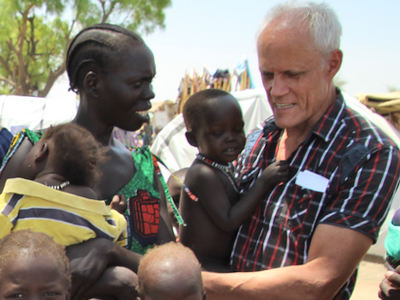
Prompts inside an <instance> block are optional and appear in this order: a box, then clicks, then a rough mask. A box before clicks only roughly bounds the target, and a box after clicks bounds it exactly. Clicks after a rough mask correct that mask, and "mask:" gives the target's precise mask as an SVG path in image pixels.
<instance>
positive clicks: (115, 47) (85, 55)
mask: <svg viewBox="0 0 400 300" xmlns="http://www.w3.org/2000/svg"><path fill="white" fill-rule="evenodd" d="M116 34H117V35H120V36H116ZM121 36H122V37H126V38H125V39H124V38H121ZM128 41H130V42H131V43H134V44H136V45H141V44H144V41H143V39H142V38H141V37H140V36H139V35H138V34H136V33H135V32H133V31H131V30H129V29H126V28H123V27H121V26H118V25H113V24H108V23H101V24H95V25H92V26H89V27H87V28H85V29H83V30H82V31H81V32H80V33H78V34H77V36H76V37H75V38H74V39H73V40H72V42H71V44H70V45H69V48H68V51H67V56H66V68H67V73H68V78H69V84H70V89H71V90H73V91H75V92H77V90H78V89H79V87H80V84H81V83H82V79H81V78H80V76H79V75H80V71H81V70H82V69H83V67H84V66H88V65H96V66H97V67H99V68H100V69H101V70H102V71H104V72H105V71H106V70H107V68H108V67H109V66H110V65H111V62H114V61H116V60H117V59H118V58H119V55H116V52H118V51H119V50H122V49H125V48H124V47H125V46H126V44H127V42H128Z"/></svg>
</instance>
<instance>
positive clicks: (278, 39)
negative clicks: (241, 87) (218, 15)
mask: <svg viewBox="0 0 400 300" xmlns="http://www.w3.org/2000/svg"><path fill="white" fill-rule="evenodd" d="M257 46H258V57H259V67H260V72H261V75H262V80H263V84H264V88H265V90H266V92H267V94H268V100H269V102H270V105H271V108H272V110H273V112H274V116H275V122H276V124H277V126H278V127H281V128H286V129H295V130H300V131H301V132H310V131H311V130H312V128H313V127H314V125H315V124H316V123H317V122H318V120H319V119H320V118H321V117H322V115H323V114H324V113H325V112H326V110H327V109H328V107H329V106H331V105H332V103H333V101H334V100H335V97H334V95H332V87H333V85H332V79H333V76H334V75H335V74H336V72H337V70H336V69H332V66H336V65H335V63H334V62H333V63H332V61H331V59H332V57H331V56H332V55H329V57H324V56H323V55H322V54H321V52H320V51H318V50H317V49H316V47H315V46H314V41H313V38H312V37H311V35H310V33H309V32H308V31H305V30H301V29H299V28H298V27H293V26H290V27H284V26H280V24H278V23H277V22H274V23H271V24H270V25H268V26H267V27H266V28H265V29H264V30H263V32H262V33H261V35H260V37H259V40H258V45H257ZM337 51H338V52H339V53H340V59H341V52H340V51H339V50H337ZM340 62H341V60H340ZM340 62H339V66H340ZM335 70H336V71H335ZM332 96H333V97H332Z"/></svg>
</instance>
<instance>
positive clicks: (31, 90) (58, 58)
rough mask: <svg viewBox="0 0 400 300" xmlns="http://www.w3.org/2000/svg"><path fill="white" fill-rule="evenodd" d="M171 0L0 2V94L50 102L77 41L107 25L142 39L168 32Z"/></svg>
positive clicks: (27, 0)
mask: <svg viewBox="0 0 400 300" xmlns="http://www.w3.org/2000/svg"><path fill="white" fill-rule="evenodd" d="M170 5H171V0H119V1H117V0H75V1H73V0H0V7H1V8H2V9H1V10H0V30H1V33H2V34H1V35H0V93H2V94H16V95H32V94H33V95H36V94H37V95H39V96H46V95H47V93H48V92H49V90H50V88H51V86H52V85H53V83H54V81H55V80H56V79H57V78H58V77H59V76H60V75H61V74H62V73H63V72H64V71H65V64H64V53H65V51H66V49H67V47H68V45H69V43H70V41H71V39H72V38H73V36H74V35H75V34H76V33H77V32H78V31H79V30H80V29H82V28H84V27H87V26H89V25H92V24H96V23H102V22H108V23H113V24H118V25H121V26H124V27H127V28H129V29H131V30H134V31H136V32H139V33H141V34H148V33H151V32H153V31H154V30H155V29H156V28H157V27H161V28H163V27H164V26H165V25H164V20H165V14H164V10H165V8H167V7H168V6H170Z"/></svg>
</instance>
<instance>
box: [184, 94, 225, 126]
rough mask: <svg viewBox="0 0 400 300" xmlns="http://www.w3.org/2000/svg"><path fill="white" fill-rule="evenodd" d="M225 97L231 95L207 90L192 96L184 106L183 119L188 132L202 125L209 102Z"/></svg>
mask: <svg viewBox="0 0 400 300" xmlns="http://www.w3.org/2000/svg"><path fill="white" fill-rule="evenodd" d="M223 96H231V94H230V93H228V92H226V91H224V90H220V89H206V90H202V91H199V92H197V93H195V94H193V95H192V96H190V97H189V99H187V100H186V102H185V104H184V105H183V118H184V120H185V125H186V129H187V131H192V130H193V129H194V128H198V127H199V126H200V125H201V122H202V121H203V116H204V113H205V108H206V106H207V100H210V99H214V98H218V97H223Z"/></svg>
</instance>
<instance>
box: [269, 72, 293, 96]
mask: <svg viewBox="0 0 400 300" xmlns="http://www.w3.org/2000/svg"><path fill="white" fill-rule="evenodd" d="M287 92H289V87H288V86H287V84H286V82H285V80H284V78H282V76H275V77H274V80H273V81H272V86H271V95H272V96H274V97H280V96H283V95H285V94H286V93H287Z"/></svg>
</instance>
